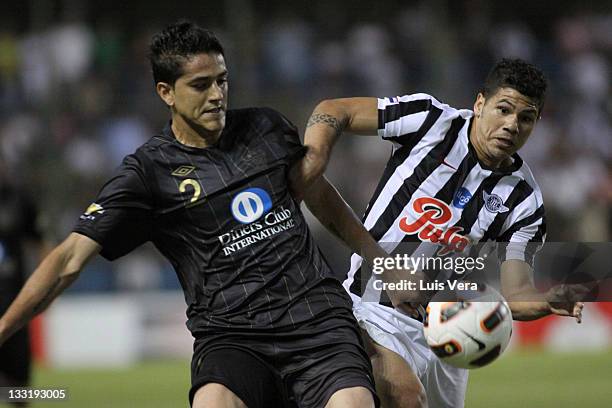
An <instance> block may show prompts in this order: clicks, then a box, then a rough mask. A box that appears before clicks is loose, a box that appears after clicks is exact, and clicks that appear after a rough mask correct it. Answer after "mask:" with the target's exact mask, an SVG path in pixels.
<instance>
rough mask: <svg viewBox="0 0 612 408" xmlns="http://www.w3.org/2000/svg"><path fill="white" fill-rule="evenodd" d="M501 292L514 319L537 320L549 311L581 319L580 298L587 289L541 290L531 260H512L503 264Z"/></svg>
mask: <svg viewBox="0 0 612 408" xmlns="http://www.w3.org/2000/svg"><path fill="white" fill-rule="evenodd" d="M501 291H502V295H504V297H505V298H506V300H507V301H508V304H509V305H510V310H511V311H512V317H513V319H514V320H535V319H539V318H541V317H544V316H548V315H550V314H556V315H559V316H570V317H575V318H576V320H577V321H578V323H580V322H581V320H582V308H583V307H584V304H583V303H582V302H580V301H578V300H579V299H580V298H581V296H582V295H584V293H586V292H587V291H588V290H587V289H586V288H583V287H581V286H579V285H561V286H556V287H553V288H551V289H550V290H549V291H548V292H546V293H542V292H539V291H538V290H537V289H536V287H535V286H534V284H533V269H532V268H531V266H529V264H528V263H526V262H523V261H520V260H516V259H509V260H507V261H504V262H503V263H502V265H501Z"/></svg>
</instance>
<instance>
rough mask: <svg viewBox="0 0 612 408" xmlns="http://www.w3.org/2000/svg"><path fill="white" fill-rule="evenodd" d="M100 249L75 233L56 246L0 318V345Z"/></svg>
mask: <svg viewBox="0 0 612 408" xmlns="http://www.w3.org/2000/svg"><path fill="white" fill-rule="evenodd" d="M100 249H101V247H100V245H99V244H98V243H96V242H95V241H93V240H92V239H91V238H88V237H86V236H84V235H81V234H77V233H72V234H70V235H69V236H68V238H66V240H64V242H62V243H61V244H60V245H58V246H57V247H55V249H53V250H52V251H51V252H50V253H49V255H47V256H46V257H45V259H43V261H42V262H41V263H40V265H39V266H38V268H36V270H35V271H34V273H32V276H30V278H29V279H28V280H27V282H26V283H25V285H24V286H23V288H22V289H21V291H20V292H19V295H18V296H17V298H16V299H15V300H14V301H13V303H12V304H11V306H10V307H9V309H8V310H7V311H6V313H5V314H4V315H3V316H2V317H1V318H0V345H1V344H2V343H4V341H6V339H8V338H9V337H10V336H11V335H12V334H13V333H15V332H16V331H17V330H19V329H20V328H21V327H23V326H24V325H25V324H26V323H27V322H28V321H29V320H30V319H31V318H32V317H34V316H35V315H36V314H38V313H40V312H42V311H43V310H44V309H45V308H46V307H47V306H48V305H49V304H50V303H51V302H52V301H53V299H55V298H56V297H57V296H58V295H59V294H60V293H61V292H62V291H63V290H64V289H66V288H67V287H68V286H69V285H70V284H71V283H72V282H74V281H75V280H76V278H77V277H78V276H79V272H80V271H81V269H82V268H83V267H84V266H85V264H86V263H87V261H88V260H89V259H91V258H92V257H93V256H94V255H96V254H97V253H98V252H100Z"/></svg>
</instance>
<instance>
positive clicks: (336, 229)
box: [304, 176, 420, 314]
mask: <svg viewBox="0 0 612 408" xmlns="http://www.w3.org/2000/svg"><path fill="white" fill-rule="evenodd" d="M304 202H305V203H306V205H307V206H308V208H309V209H310V211H311V212H312V213H313V215H314V216H315V217H316V218H317V219H318V220H319V222H321V224H323V226H324V227H325V228H327V230H329V231H330V232H331V233H332V234H334V235H335V236H336V237H337V238H339V239H340V240H341V241H342V242H344V243H345V244H346V245H347V246H348V247H349V248H350V249H351V250H352V251H353V252H355V253H357V254H359V255H361V257H362V258H364V260H365V261H366V262H367V263H368V264H370V265H372V264H373V262H374V259H375V258H384V257H387V256H388V254H387V252H385V250H384V249H382V248H381V247H380V245H379V244H378V242H376V240H375V239H374V238H373V237H372V235H370V233H369V232H368V230H367V229H366V228H365V227H364V226H363V224H362V223H361V221H360V220H359V218H358V217H357V215H356V214H355V212H354V211H353V210H352V208H351V207H350V206H349V205H348V204H347V203H346V201H344V199H343V198H342V196H340V194H339V193H338V191H337V190H336V188H335V187H334V186H332V185H331V184H330V183H329V181H327V179H326V178H325V176H323V177H320V178H318V179H317V180H316V181H315V182H314V184H313V185H312V187H311V188H310V189H309V190H308V191H307V192H306V195H305V197H304ZM381 279H382V280H383V281H385V282H400V281H403V280H414V281H416V280H417V279H418V277H417V276H416V275H412V274H410V272H409V271H405V270H395V269H391V270H386V271H385V272H384V273H383V274H382V275H381ZM388 295H389V298H390V299H391V302H392V303H393V305H394V306H395V307H397V308H399V309H401V310H402V311H404V312H405V313H408V314H414V313H415V312H416V311H415V309H413V308H411V307H410V305H409V303H411V302H417V301H418V300H420V299H419V292H418V291H416V290H411V291H388Z"/></svg>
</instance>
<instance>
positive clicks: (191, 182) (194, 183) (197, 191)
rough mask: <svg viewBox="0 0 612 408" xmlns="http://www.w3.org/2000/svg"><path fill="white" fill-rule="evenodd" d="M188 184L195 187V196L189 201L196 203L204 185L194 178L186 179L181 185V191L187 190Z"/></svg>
mask: <svg viewBox="0 0 612 408" xmlns="http://www.w3.org/2000/svg"><path fill="white" fill-rule="evenodd" d="M187 186H191V187H192V188H193V197H191V200H189V202H190V203H194V202H196V201H197V200H198V197H200V193H202V187H201V186H200V183H198V182H197V181H195V180H194V179H185V180H183V181H182V182H181V184H180V185H179V191H180V192H181V193H184V192H185V191H186V190H187Z"/></svg>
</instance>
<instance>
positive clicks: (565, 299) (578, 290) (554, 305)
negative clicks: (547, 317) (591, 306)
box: [546, 284, 590, 323]
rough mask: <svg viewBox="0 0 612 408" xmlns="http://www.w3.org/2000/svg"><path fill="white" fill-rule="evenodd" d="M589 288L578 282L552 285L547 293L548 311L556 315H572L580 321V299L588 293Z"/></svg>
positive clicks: (582, 304) (581, 306)
mask: <svg viewBox="0 0 612 408" xmlns="http://www.w3.org/2000/svg"><path fill="white" fill-rule="evenodd" d="M589 290H590V289H589V288H588V287H586V286H584V285H578V284H562V285H557V286H553V287H552V288H550V290H549V291H548V293H547V296H546V297H547V299H548V304H549V306H550V311H551V312H552V313H553V314H556V315H558V316H570V317H574V318H575V319H576V321H577V322H578V323H581V322H582V309H583V308H584V303H583V302H582V300H583V299H584V297H585V295H586V294H587V293H589Z"/></svg>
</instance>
